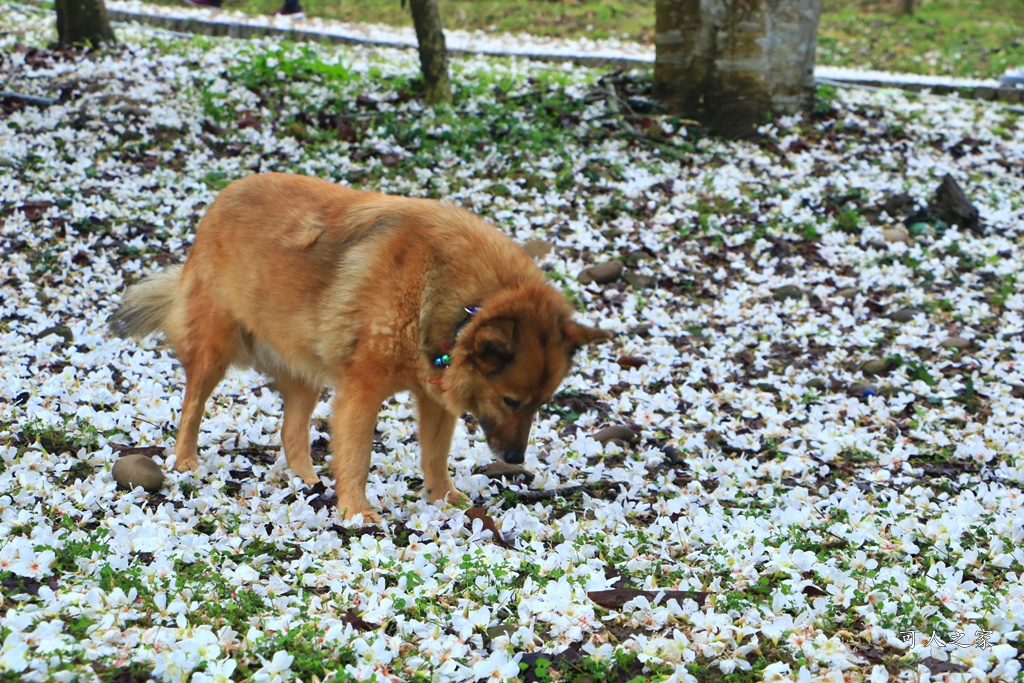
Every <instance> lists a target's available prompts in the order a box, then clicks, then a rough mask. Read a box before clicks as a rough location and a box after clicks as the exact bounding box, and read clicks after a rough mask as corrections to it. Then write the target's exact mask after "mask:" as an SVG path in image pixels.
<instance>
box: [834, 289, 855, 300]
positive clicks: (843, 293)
mask: <svg viewBox="0 0 1024 683" xmlns="http://www.w3.org/2000/svg"><path fill="white" fill-rule="evenodd" d="M859 293H860V290H859V289H857V288H856V287H843V288H842V289H840V290H839V291H838V292H836V296H839V297H842V298H844V299H853V298H854V297H856V296H857V295H858V294H859Z"/></svg>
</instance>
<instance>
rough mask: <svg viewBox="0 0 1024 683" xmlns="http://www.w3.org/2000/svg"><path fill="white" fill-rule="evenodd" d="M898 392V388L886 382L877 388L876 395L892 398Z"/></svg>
mask: <svg viewBox="0 0 1024 683" xmlns="http://www.w3.org/2000/svg"><path fill="white" fill-rule="evenodd" d="M898 393H900V390H899V389H897V388H896V387H891V386H889V385H888V384H886V385H884V386H881V387H879V388H878V395H879V396H884V397H885V398H892V397H893V396H895V395H896V394H898Z"/></svg>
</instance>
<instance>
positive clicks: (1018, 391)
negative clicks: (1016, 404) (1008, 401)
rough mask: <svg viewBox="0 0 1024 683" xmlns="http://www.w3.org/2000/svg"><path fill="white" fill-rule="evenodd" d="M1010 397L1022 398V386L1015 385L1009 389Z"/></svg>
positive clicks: (1023, 387) (1023, 392)
mask: <svg viewBox="0 0 1024 683" xmlns="http://www.w3.org/2000/svg"><path fill="white" fill-rule="evenodd" d="M1010 396H1013V397H1014V398H1024V384H1016V385H1014V387H1013V388H1012V389H1010Z"/></svg>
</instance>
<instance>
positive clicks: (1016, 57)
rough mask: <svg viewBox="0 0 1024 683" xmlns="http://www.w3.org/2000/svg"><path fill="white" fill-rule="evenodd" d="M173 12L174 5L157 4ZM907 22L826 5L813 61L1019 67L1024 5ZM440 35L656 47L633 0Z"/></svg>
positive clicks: (500, 7) (448, 23)
mask: <svg viewBox="0 0 1024 683" xmlns="http://www.w3.org/2000/svg"><path fill="white" fill-rule="evenodd" d="M156 2H157V4H164V5H177V4H180V3H181V2H182V0H156ZM302 4H303V7H304V9H305V11H306V14H307V15H308V16H312V17H320V18H324V19H333V20H337V21H346V22H364V23H380V24H389V25H392V26H408V25H409V24H410V23H411V21H410V18H409V10H408V7H407V6H406V5H405V3H403V2H399V1H398V0H385V1H384V2H379V1H377V0H344V2H339V1H338V0H303V1H302ZM916 4H917V7H916V9H915V11H914V14H913V15H912V16H899V15H898V11H897V8H896V5H897V3H895V2H892V1H891V0H881V1H875V2H866V1H864V0H861V1H860V2H853V3H851V2H842V1H840V0H825V2H824V7H823V10H822V15H821V26H820V29H819V36H818V63H819V64H821V65H827V66H845V67H853V68H863V69H878V70H882V71H897V72H907V73H916V74H923V75H947V76H956V77H979V78H981V77H988V78H995V77H998V76H1000V75H1001V74H1003V73H1004V72H1005V71H1006V70H1007V69H1008V68H1013V67H1020V66H1021V65H1024V38H1022V36H1024V31H1022V28H1024V4H1022V3H1020V2H1018V1H1017V0H974V1H968V2H964V1H961V0H919V1H918V2H917V3H916ZM279 5H280V2H279V0H226V4H225V7H226V8H229V9H234V10H239V11H242V12H246V13H250V14H266V13H267V12H270V11H272V10H275V9H277V8H278V7H279ZM440 9H441V17H442V21H443V22H444V25H445V27H446V28H448V29H461V30H480V31H485V32H508V33H520V32H522V33H532V34H534V35H538V36H547V37H553V38H570V39H571V38H583V37H586V38H595V39H609V38H618V39H624V40H631V41H636V42H640V43H646V44H653V42H654V3H653V2H641V1H640V0H524V1H522V2H511V1H509V0H479V1H477V2H441V3H440Z"/></svg>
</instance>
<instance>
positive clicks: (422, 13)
mask: <svg viewBox="0 0 1024 683" xmlns="http://www.w3.org/2000/svg"><path fill="white" fill-rule="evenodd" d="M409 8H410V9H411V10H412V23H413V26H415V27H416V40H417V42H418V43H419V50H420V68H421V69H422V71H423V83H424V84H425V85H426V91H427V93H426V98H427V102H429V103H430V104H438V103H440V102H451V101H452V86H451V83H450V82H449V80H448V47H447V45H445V41H444V27H443V26H441V13H440V11H439V10H438V7H437V0H409Z"/></svg>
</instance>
